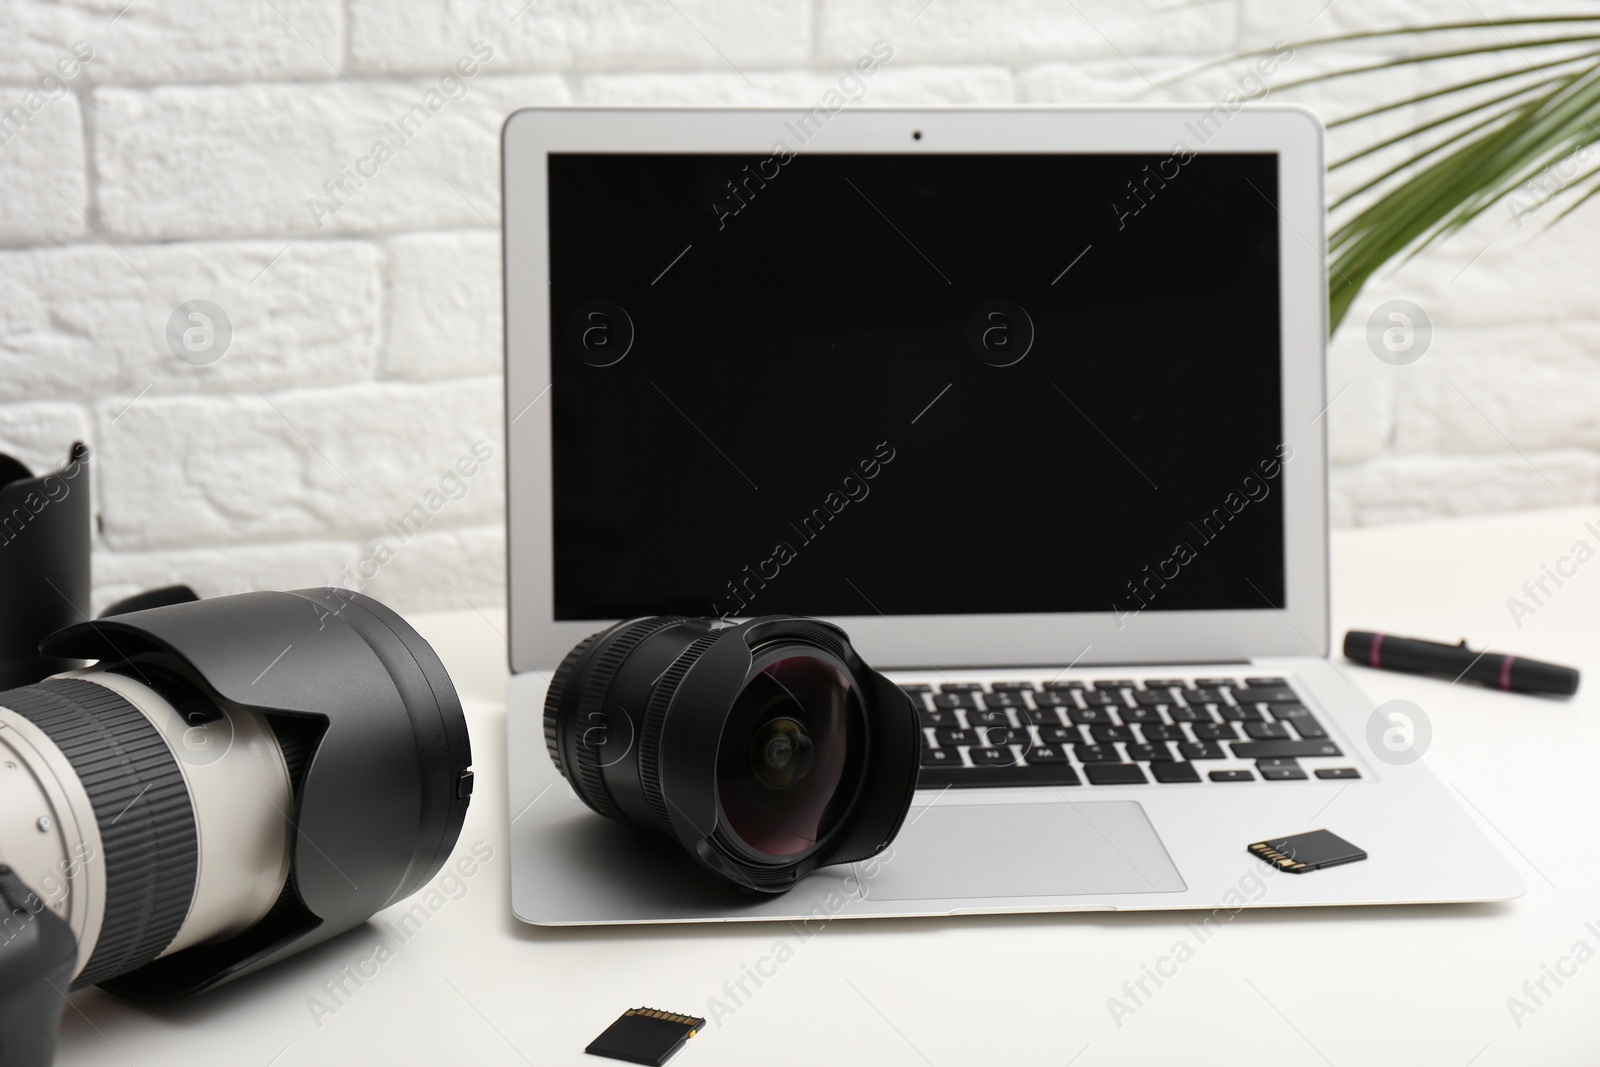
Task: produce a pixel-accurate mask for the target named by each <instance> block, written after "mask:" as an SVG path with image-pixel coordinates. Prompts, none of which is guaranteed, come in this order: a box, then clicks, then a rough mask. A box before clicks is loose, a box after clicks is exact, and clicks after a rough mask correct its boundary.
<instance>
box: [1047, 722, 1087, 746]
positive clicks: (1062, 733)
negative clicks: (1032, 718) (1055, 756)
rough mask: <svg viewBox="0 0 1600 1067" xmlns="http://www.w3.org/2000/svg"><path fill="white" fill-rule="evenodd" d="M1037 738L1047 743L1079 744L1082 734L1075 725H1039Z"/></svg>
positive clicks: (1081, 741)
mask: <svg viewBox="0 0 1600 1067" xmlns="http://www.w3.org/2000/svg"><path fill="white" fill-rule="evenodd" d="M1039 740H1040V741H1042V742H1044V743H1045V744H1047V745H1081V744H1082V743H1083V734H1081V733H1080V732H1079V731H1078V728H1077V727H1076V726H1041V727H1039Z"/></svg>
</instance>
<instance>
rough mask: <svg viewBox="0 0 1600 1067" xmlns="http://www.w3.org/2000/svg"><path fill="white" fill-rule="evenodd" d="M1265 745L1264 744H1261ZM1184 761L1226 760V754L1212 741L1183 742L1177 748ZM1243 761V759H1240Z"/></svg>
mask: <svg viewBox="0 0 1600 1067" xmlns="http://www.w3.org/2000/svg"><path fill="white" fill-rule="evenodd" d="M1262 743H1263V744H1266V742H1262ZM1178 751H1179V752H1181V753H1183V758H1184V759H1227V758H1228V754H1227V753H1226V752H1223V751H1222V746H1221V745H1218V744H1217V743H1216V742H1214V741H1185V742H1184V743H1183V744H1181V745H1179V746H1178ZM1240 758H1241V759H1243V758H1244V757H1242V756H1241V757H1240Z"/></svg>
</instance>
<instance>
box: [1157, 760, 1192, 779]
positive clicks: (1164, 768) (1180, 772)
mask: <svg viewBox="0 0 1600 1067" xmlns="http://www.w3.org/2000/svg"><path fill="white" fill-rule="evenodd" d="M1150 774H1151V775H1152V776H1153V777H1154V778H1155V780H1156V781H1158V782H1167V783H1178V782H1198V781H1199V780H1200V772H1199V771H1197V770H1195V769H1194V764H1192V763H1152V764H1150Z"/></svg>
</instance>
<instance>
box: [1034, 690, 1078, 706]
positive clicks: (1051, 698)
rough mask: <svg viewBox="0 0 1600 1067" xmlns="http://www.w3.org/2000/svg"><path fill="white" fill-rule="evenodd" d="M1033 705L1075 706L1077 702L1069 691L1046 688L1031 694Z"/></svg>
mask: <svg viewBox="0 0 1600 1067" xmlns="http://www.w3.org/2000/svg"><path fill="white" fill-rule="evenodd" d="M1033 706H1034V707H1036V708H1075V707H1077V706H1078V702H1077V701H1076V700H1073V699H1072V694H1071V693H1070V692H1067V691H1065V690H1062V691H1057V690H1054V689H1046V690H1045V691H1044V692H1042V693H1035V694H1033Z"/></svg>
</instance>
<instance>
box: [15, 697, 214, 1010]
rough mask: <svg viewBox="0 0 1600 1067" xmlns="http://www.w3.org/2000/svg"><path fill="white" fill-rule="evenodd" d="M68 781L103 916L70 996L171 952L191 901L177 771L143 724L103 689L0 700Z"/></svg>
mask: <svg viewBox="0 0 1600 1067" xmlns="http://www.w3.org/2000/svg"><path fill="white" fill-rule="evenodd" d="M3 699H4V703H5V706H6V707H8V708H10V709H11V710H12V711H15V712H16V713H17V714H19V715H22V716H23V717H24V718H27V719H29V720H30V721H32V722H33V724H34V725H36V726H38V727H39V729H40V730H42V731H43V732H44V733H45V734H46V735H48V736H49V738H50V740H51V741H52V742H54V744H55V745H56V747H57V748H59V749H60V750H61V753H62V755H64V756H65V757H66V758H67V761H68V762H69V763H71V765H72V769H73V770H74V771H75V772H77V775H78V778H79V780H80V781H81V782H82V783H83V787H84V790H85V791H86V792H87V793H88V795H89V801H90V804H91V805H92V806H93V808H94V817H95V821H96V823H98V825H99V830H100V839H101V847H102V849H103V850H104V853H103V855H102V856H98V857H95V858H94V860H93V861H92V862H101V863H103V864H104V870H105V883H106V904H105V916H104V919H103V920H102V923H101V927H100V930H101V933H100V937H99V940H98V941H97V943H96V944H95V948H94V953H93V955H91V956H90V957H89V961H88V963H86V964H85V965H84V967H83V970H82V971H81V972H80V973H79V975H78V978H77V981H76V982H74V983H73V988H75V989H82V988H84V987H85V986H90V985H95V984H97V983H98V982H101V981H103V980H105V979H108V978H111V977H113V976H115V975H118V974H122V973H123V972H125V971H128V970H132V969H133V968H135V967H139V966H142V965H143V964H145V963H148V962H149V961H150V960H153V959H155V958H156V957H157V956H159V955H160V954H161V953H162V951H163V950H165V949H166V947H167V946H168V945H169V944H171V943H172V939H173V938H174V937H175V936H177V933H178V931H179V929H180V928H181V927H182V926H183V921H184V919H185V918H186V917H187V916H188V914H189V905H190V902H191V900H192V899H193V897H194V888H195V880H196V877H197V875H198V873H199V856H200V851H199V840H198V838H197V836H196V832H195V823H194V809H193V807H192V806H191V804H190V801H189V789H188V785H187V784H186V783H185V781H184V778H183V771H182V769H181V768H180V767H179V766H178V762H177V760H176V759H175V758H174V757H173V755H172V750H171V749H170V748H169V747H167V743H166V741H165V740H164V739H163V738H162V736H161V733H160V731H158V730H157V729H156V727H155V725H154V724H153V723H151V721H150V720H149V719H147V718H146V717H145V716H144V715H143V714H142V713H141V712H140V711H139V710H138V709H137V708H135V707H134V706H133V705H132V704H130V703H129V702H128V701H127V700H125V699H123V698H122V696H121V695H119V694H117V693H115V692H113V691H111V690H110V689H107V688H106V687H104V686H99V685H95V684H93V683H91V682H81V681H77V680H74V679H58V680H54V681H51V682H50V683H49V685H48V686H43V685H38V686H27V687H25V688H22V689H14V690H11V691H10V692H8V693H6V694H4V697H3Z"/></svg>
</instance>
